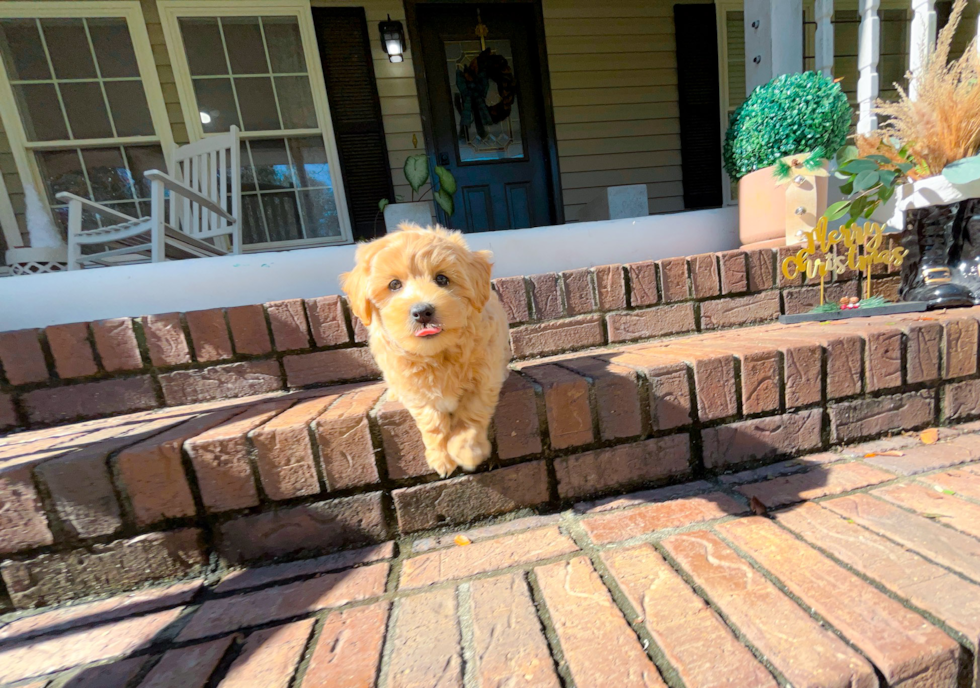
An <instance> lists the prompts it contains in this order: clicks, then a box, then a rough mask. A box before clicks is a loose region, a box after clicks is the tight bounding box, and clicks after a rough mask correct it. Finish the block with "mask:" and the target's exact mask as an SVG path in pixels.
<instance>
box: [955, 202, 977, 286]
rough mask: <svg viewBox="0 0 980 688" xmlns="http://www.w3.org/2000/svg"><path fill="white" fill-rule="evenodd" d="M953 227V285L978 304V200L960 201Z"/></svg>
mask: <svg viewBox="0 0 980 688" xmlns="http://www.w3.org/2000/svg"><path fill="white" fill-rule="evenodd" d="M958 205H959V206H960V211H959V213H958V214H957V219H956V222H955V225H954V231H955V232H956V234H958V235H959V236H956V237H955V239H954V242H953V263H952V265H953V283H954V284H959V285H961V286H963V287H965V288H966V289H968V290H969V291H970V295H971V296H972V298H973V303H974V304H980V199H975V198H974V199H970V200H968V201H961V202H960V203H959V204H958Z"/></svg>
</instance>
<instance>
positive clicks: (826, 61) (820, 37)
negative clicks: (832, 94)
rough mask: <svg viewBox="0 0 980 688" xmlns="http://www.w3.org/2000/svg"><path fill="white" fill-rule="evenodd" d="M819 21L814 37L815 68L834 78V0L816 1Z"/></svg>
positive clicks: (816, 12) (815, 10) (816, 13)
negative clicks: (832, 22)
mask: <svg viewBox="0 0 980 688" xmlns="http://www.w3.org/2000/svg"><path fill="white" fill-rule="evenodd" d="M813 10H814V18H815V19H816V20H817V33H816V36H815V37H814V53H813V54H814V58H815V59H814V68H815V69H816V71H818V72H821V73H822V74H823V75H824V76H828V77H829V76H832V75H833V70H834V25H833V24H831V19H833V16H834V0H816V2H815V3H814V5H813Z"/></svg>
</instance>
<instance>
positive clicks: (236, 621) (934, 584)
mask: <svg viewBox="0 0 980 688" xmlns="http://www.w3.org/2000/svg"><path fill="white" fill-rule="evenodd" d="M977 433H980V424H978V423H969V424H960V425H957V426H953V427H948V428H943V429H941V430H940V432H939V440H938V442H937V443H934V444H924V443H923V442H922V440H921V439H920V437H919V436H918V435H917V434H916V435H903V436H897V437H892V438H888V439H885V440H876V441H872V442H867V443H865V444H863V445H856V446H852V447H850V448H846V449H842V450H837V451H834V452H822V453H819V454H815V455H807V456H804V457H800V458H798V459H795V460H791V461H786V462H782V463H779V464H772V465H769V466H765V467H760V468H753V469H747V470H744V471H741V472H738V473H730V474H723V475H720V476H715V477H710V478H706V479H702V480H698V481H694V482H689V483H686V484H683V485H677V486H671V487H664V488H656V489H652V490H647V491H644V492H638V493H631V494H626V495H622V496H616V497H610V498H605V499H600V500H594V501H590V502H578V503H575V504H573V505H572V506H571V507H570V508H567V509H565V510H563V511H561V512H559V513H554V514H550V515H536V516H530V517H520V518H513V519H511V520H498V521H496V522H493V523H490V524H488V525H484V526H481V527H478V528H472V529H467V530H458V529H445V530H442V531H440V532H436V533H421V534H416V535H409V536H405V537H402V538H400V539H399V540H398V541H397V542H391V541H388V542H384V543H381V544H378V545H374V546H370V547H366V548H362V549H355V550H348V551H344V552H339V553H335V554H328V555H325V556H320V557H317V558H311V559H305V560H300V561H294V562H289V563H282V564H276V565H271V566H258V567H255V566H252V567H242V568H233V569H231V570H222V571H211V572H209V575H206V576H202V575H201V574H199V573H198V574H196V575H193V574H191V575H189V576H188V577H187V579H186V580H183V581H181V582H176V583H174V582H168V583H166V584H163V585H160V586H158V587H148V588H144V589H142V590H139V591H137V592H133V593H130V594H128V595H122V596H115V597H111V596H110V597H105V598H103V599H99V600H95V601H88V602H82V603H78V604H72V605H58V606H54V607H51V608H48V609H41V610H36V611H31V612H17V613H11V614H7V615H6V616H0V685H3V686H5V687H6V686H17V687H18V688H23V687H24V686H31V687H32V688H33V687H35V686H36V687H48V686H67V685H71V686H99V687H103V686H130V687H132V688H150V687H152V686H161V685H178V684H179V685H182V686H187V688H204V687H205V686H221V687H222V688H239V687H243V686H257V685H261V686H263V688H288V687H290V686H292V687H294V688H318V687H320V686H378V687H383V688H400V687H404V686H432V685H439V686H454V687H457V688H461V687H462V686H464V685H467V686H470V685H475V686H490V685H505V684H506V685H533V686H550V687H555V688H557V687H558V686H561V685H567V686H644V687H650V686H666V685H668V684H669V685H671V686H679V687H687V688H696V687H700V686H721V685H728V686H739V687H741V686H759V687H771V688H775V687H776V686H777V685H799V686H803V685H808V686H853V687H861V686H877V685H882V686H884V685H887V686H907V687H909V688H911V687H912V686H934V687H936V688H954V687H960V688H965V687H971V688H980V673H978V668H980V667H978V661H977V657H978V643H980V461H978V459H980V434H977ZM954 488H955V489H954ZM753 497H754V498H755V499H756V500H758V501H757V502H754V501H753V502H750V501H749V500H750V498H753ZM752 511H756V512H757V514H758V513H762V514H763V515H762V516H760V515H752V513H751V512H752ZM284 532H286V531H284ZM597 647H601V648H602V651H601V652H596V648H597Z"/></svg>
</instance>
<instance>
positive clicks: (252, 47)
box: [221, 17, 269, 74]
mask: <svg viewBox="0 0 980 688" xmlns="http://www.w3.org/2000/svg"><path fill="white" fill-rule="evenodd" d="M221 29H222V30H223V31H224V33H225V45H226V46H227V47H228V62H229V63H231V72H232V74H268V73H269V65H268V64H267V63H266V61H265V48H264V47H263V46H262V31H261V30H260V29H259V20H258V18H257V17H222V19H221Z"/></svg>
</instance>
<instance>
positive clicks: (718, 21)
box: [715, 0, 748, 206]
mask: <svg viewBox="0 0 980 688" xmlns="http://www.w3.org/2000/svg"><path fill="white" fill-rule="evenodd" d="M740 10H741V11H743V12H744V10H745V3H744V2H743V0H716V1H715V30H716V32H717V34H718V91H719V92H718V95H719V110H718V117H719V118H721V128H720V130H721V145H722V149H723V150H724V147H725V135H726V134H727V133H728V102H729V96H730V95H731V94H730V93H729V92H728V16H727V15H728V12H731V11H736V12H737V11H740ZM745 95H748V94H744V95H743V99H744V98H745ZM718 165H719V166H720V167H721V189H722V194H723V196H722V199H723V205H725V206H734V205H738V199H733V198H732V180H731V179H729V177H728V173H727V172H725V165H724V159H723V158H719V160H718Z"/></svg>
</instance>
